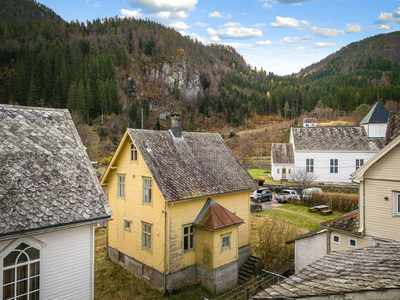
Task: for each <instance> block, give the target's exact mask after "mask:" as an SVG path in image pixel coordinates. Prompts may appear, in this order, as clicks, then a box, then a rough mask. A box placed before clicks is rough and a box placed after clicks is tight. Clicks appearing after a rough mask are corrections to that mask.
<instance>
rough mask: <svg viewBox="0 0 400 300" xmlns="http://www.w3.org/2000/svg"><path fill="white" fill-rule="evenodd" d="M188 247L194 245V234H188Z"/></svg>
mask: <svg viewBox="0 0 400 300" xmlns="http://www.w3.org/2000/svg"><path fill="white" fill-rule="evenodd" d="M189 239H190V240H189V248H190V249H192V248H193V247H194V235H193V234H191V235H190V236H189Z"/></svg>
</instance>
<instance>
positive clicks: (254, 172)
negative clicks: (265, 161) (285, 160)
mask: <svg viewBox="0 0 400 300" xmlns="http://www.w3.org/2000/svg"><path fill="white" fill-rule="evenodd" d="M247 172H249V174H250V175H251V177H253V179H265V177H268V176H269V175H271V172H267V171H265V170H264V169H248V170H247Z"/></svg>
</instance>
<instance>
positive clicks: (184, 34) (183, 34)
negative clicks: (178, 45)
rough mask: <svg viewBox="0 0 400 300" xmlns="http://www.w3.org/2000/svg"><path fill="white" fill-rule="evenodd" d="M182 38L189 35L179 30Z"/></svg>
mask: <svg viewBox="0 0 400 300" xmlns="http://www.w3.org/2000/svg"><path fill="white" fill-rule="evenodd" d="M178 32H179V33H180V34H181V35H182V36H187V35H189V33H187V32H186V31H184V30H179V31H178Z"/></svg>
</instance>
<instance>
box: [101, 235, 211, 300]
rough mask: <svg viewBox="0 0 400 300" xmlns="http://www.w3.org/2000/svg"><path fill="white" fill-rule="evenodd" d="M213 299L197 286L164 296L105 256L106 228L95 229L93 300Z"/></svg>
mask: <svg viewBox="0 0 400 300" xmlns="http://www.w3.org/2000/svg"><path fill="white" fill-rule="evenodd" d="M215 297H217V296H216V295H213V294H211V293H210V292H208V291H207V290H205V289H204V288H202V287H201V286H196V285H191V286H188V287H186V288H184V289H183V290H181V291H180V292H179V293H177V294H174V295H171V296H168V297H166V296H164V295H163V293H162V292H160V291H158V290H157V289H155V288H153V287H152V286H151V285H149V284H148V283H146V282H145V281H144V280H142V279H140V278H137V277H135V276H133V275H132V274H130V273H129V272H128V271H126V270H125V269H124V268H123V267H122V266H121V265H119V264H116V263H114V262H113V261H111V260H110V259H109V258H108V257H107V255H106V229H105V228H98V229H96V233H95V265H94V299H95V300H115V299H126V300H150V299H151V300H153V299H154V300H161V299H169V300H179V299H193V300H204V298H208V299H213V298H215Z"/></svg>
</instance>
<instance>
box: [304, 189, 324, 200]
mask: <svg viewBox="0 0 400 300" xmlns="http://www.w3.org/2000/svg"><path fill="white" fill-rule="evenodd" d="M315 193H317V194H322V193H323V192H322V189H321V188H316V187H311V188H307V189H304V190H303V191H302V195H303V198H311V197H312V196H313V195H314V194H315Z"/></svg>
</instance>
